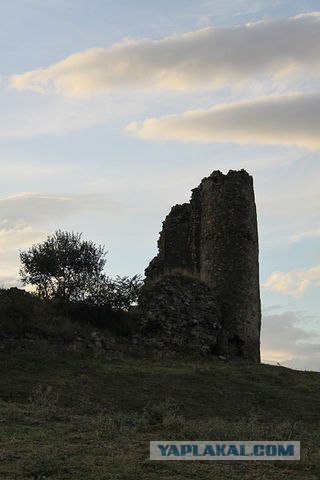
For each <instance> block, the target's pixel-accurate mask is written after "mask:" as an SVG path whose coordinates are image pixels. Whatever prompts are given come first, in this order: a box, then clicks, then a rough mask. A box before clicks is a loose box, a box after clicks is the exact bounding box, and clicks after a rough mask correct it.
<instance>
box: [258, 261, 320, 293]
mask: <svg viewBox="0 0 320 480" xmlns="http://www.w3.org/2000/svg"><path fill="white" fill-rule="evenodd" d="M312 285H315V286H316V287H320V265H316V266H315V267H311V268H301V269H298V270H292V271H291V272H287V273H284V272H273V273H272V274H271V275H270V277H269V278H268V279H267V280H266V282H264V283H263V284H262V287H263V288H265V289H266V290H269V291H270V292H275V293H280V294H283V295H289V296H292V297H296V298H299V297H301V296H302V295H303V294H304V293H305V292H306V291H307V290H308V289H309V288H310V287H311V286H312Z"/></svg>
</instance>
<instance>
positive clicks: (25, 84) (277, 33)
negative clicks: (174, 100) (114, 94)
mask: <svg viewBox="0 0 320 480" xmlns="http://www.w3.org/2000/svg"><path fill="white" fill-rule="evenodd" d="M319 26H320V13H319V12H314V13H310V14H303V15H298V16H296V17H291V18H284V19H273V20H262V21H258V22H254V23H249V24H246V25H241V26H236V27H232V28H213V27H208V28H204V29H201V30H198V31H194V32H189V33H185V34H183V35H175V36H172V37H168V38H164V39H161V40H150V39H144V40H138V41H133V40H124V41H123V42H121V43H119V44H115V45H113V46H112V47H111V48H93V49H88V50H85V51H83V52H78V53H74V54H72V55H70V56H68V57H66V58H65V59H64V60H62V61H60V62H58V63H55V64H53V65H50V66H48V67H45V68H39V69H38V70H32V71H29V72H25V73H22V74H17V75H12V76H11V77H10V86H11V88H13V89H16V90H19V91H22V90H33V91H35V92H47V91H52V90H53V91H55V92H58V93H62V94H64V95H69V96H81V95H87V94H91V93H95V92H101V91H112V90H118V89H121V88H128V87H129V88H145V87H152V88H154V87H158V88H164V89H173V90H186V89H193V88H198V87H203V86H205V87H211V88H215V87H220V86H224V85H225V84H226V83H231V84H239V83H241V82H246V81H251V79H252V77H253V76H259V75H262V76H264V77H265V76H266V75H269V76H271V77H274V76H275V75H276V76H278V78H279V77H281V78H283V77H285V76H288V75H292V74H295V73H297V72H300V73H301V72H303V73H304V75H309V76H311V75H316V76H317V75H318V74H319V67H320V28H319Z"/></svg>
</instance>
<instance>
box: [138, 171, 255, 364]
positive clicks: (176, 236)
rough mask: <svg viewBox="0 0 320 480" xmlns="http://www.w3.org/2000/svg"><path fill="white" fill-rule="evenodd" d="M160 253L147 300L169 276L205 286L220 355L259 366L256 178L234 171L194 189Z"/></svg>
mask: <svg viewBox="0 0 320 480" xmlns="http://www.w3.org/2000/svg"><path fill="white" fill-rule="evenodd" d="M158 248H159V253H158V255H157V256H156V257H155V258H154V259H153V260H152V261H151V262H150V264H149V266H148V268H147V269H146V272H145V273H146V289H147V290H148V292H149V293H148V295H149V296H150V290H152V288H154V287H153V286H154V285H155V284H156V283H157V282H159V281H160V280H161V279H163V277H165V276H170V275H171V276H172V275H174V276H177V275H178V276H179V275H180V276H181V277H191V278H193V279H194V280H198V281H199V282H201V283H204V284H206V285H207V286H208V287H209V288H210V290H211V291H212V294H213V295H215V297H216V299H217V304H218V306H219V311H220V314H219V316H220V318H219V322H220V324H221V326H222V328H221V330H220V331H219V332H220V333H219V337H218V339H217V341H215V345H216V352H217V353H219V354H220V355H227V356H229V357H233V356H234V357H242V358H246V359H249V360H252V361H256V362H259V361H260V325H261V309H260V290H259V262H258V231H257V216H256V207H255V200H254V191H253V181H252V177H251V176H250V175H249V174H248V173H247V172H246V171H244V170H241V171H233V170H230V171H229V172H228V174H227V175H223V174H222V173H221V172H220V171H214V172H213V173H212V174H211V175H210V176H209V177H206V178H204V179H203V180H202V181H201V183H200V185H199V187H197V188H195V189H193V191H192V197H191V200H190V203H188V204H187V203H186V204H183V205H175V206H174V207H173V208H172V209H171V212H170V213H169V215H167V217H166V219H165V221H164V222H163V229H162V232H161V233H160V238H159V241H158ZM142 303H143V304H144V305H145V302H142ZM162 304H163V301H162ZM158 313H159V312H157V315H158ZM149 314H150V309H149ZM175 314H177V312H175ZM157 315H156V316H157ZM149 316H150V315H149ZM169 321H170V319H169ZM175 322H176V319H175Z"/></svg>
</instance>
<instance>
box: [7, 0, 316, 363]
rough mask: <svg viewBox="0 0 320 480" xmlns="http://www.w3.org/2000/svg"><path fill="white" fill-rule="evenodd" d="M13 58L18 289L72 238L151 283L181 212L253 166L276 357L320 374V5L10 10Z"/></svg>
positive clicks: (101, 4)
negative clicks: (150, 269)
mask: <svg viewBox="0 0 320 480" xmlns="http://www.w3.org/2000/svg"><path fill="white" fill-rule="evenodd" d="M317 9H318V11H317ZM0 50H1V51H0V54H1V69H0V105H1V109H0V127H1V128H0V145H1V147H0V162H1V177H0V182H1V190H0V261H1V269H0V283H1V286H3V287H10V286H15V285H19V273H18V272H19V252H20V251H23V250H25V249H27V248H29V247H30V246H31V245H32V244H35V243H38V242H41V241H43V240H45V239H46V237H47V235H50V234H51V233H53V232H54V231H55V230H57V229H62V230H67V231H71V230H73V231H76V232H83V238H86V239H89V240H93V241H94V242H96V243H97V244H102V245H105V246H106V249H107V250H108V255H107V266H106V269H107V274H108V275H110V276H114V275H134V274H136V273H139V274H143V271H144V269H145V268H146V266H147V265H148V263H149V261H150V260H151V259H152V258H153V256H154V255H155V254H156V252H157V246H156V242H157V239H158V235H159V231H160V230H161V224H162V221H163V220H164V218H165V216H166V215H167V214H168V212H169V210H170V208H171V206H172V205H174V204H177V203H183V202H186V201H189V199H190V193H191V189H192V188H194V187H196V186H197V185H198V184H199V183H200V180H201V179H202V178H203V177H205V176H208V175H210V173H211V172H212V171H214V170H221V171H222V172H223V173H227V172H228V170H229V169H235V170H240V169H241V168H244V169H246V170H247V171H248V172H249V173H250V174H251V175H253V178H254V187H255V195H256V204H257V212H258V228H259V243H260V280H261V300H262V308H263V319H262V359H263V361H264V362H268V363H280V364H281V365H284V366H287V367H290V368H297V369H302V370H320V322H319V320H320V313H319V288H320V244H319V238H320V223H319V219H320V211H319V196H320V175H319V174H320V164H319V161H318V159H319V150H320V89H319V77H320V11H319V1H318V0H314V1H313V0H304V1H301V0H299V1H295V0H287V1H286V0H273V1H272V2H270V1H269V0H258V1H252V0H250V1H249V0H232V1H231V0H199V1H197V2H194V1H189V0H175V1H174V2H172V1H169V0H157V1H155V0H148V1H146V0H118V1H117V2H114V1H108V0H90V2H89V1H85V0H77V1H75V0H45V1H43V0H10V2H9V1H5V0H3V1H0Z"/></svg>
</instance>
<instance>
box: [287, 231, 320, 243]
mask: <svg viewBox="0 0 320 480" xmlns="http://www.w3.org/2000/svg"><path fill="white" fill-rule="evenodd" d="M319 237H320V228H313V229H312V230H307V231H304V232H299V233H294V234H293V235H291V236H290V240H291V241H292V242H300V241H301V240H305V239H310V238H319Z"/></svg>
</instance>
